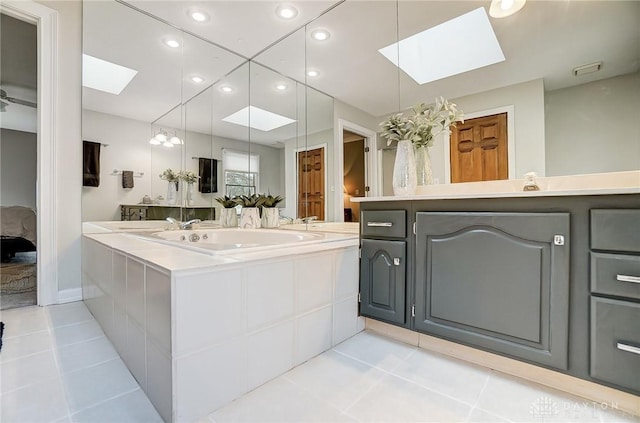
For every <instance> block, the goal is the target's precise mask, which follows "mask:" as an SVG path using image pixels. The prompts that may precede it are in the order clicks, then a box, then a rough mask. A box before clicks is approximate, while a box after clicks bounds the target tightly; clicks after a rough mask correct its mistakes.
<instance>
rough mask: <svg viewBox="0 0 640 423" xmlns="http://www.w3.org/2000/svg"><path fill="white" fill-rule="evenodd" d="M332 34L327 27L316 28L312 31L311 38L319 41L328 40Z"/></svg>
mask: <svg viewBox="0 0 640 423" xmlns="http://www.w3.org/2000/svg"><path fill="white" fill-rule="evenodd" d="M330 36H331V34H329V31H327V30H326V29H316V30H315V31H312V32H311V38H313V39H314V40H317V41H325V40H328V39H329V37H330Z"/></svg>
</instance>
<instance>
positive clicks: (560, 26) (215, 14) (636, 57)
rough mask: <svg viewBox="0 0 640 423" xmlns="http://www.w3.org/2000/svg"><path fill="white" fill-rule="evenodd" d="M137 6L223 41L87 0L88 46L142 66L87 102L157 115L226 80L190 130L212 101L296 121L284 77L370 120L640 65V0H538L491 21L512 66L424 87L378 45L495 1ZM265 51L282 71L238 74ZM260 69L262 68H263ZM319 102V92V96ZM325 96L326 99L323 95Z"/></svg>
mask: <svg viewBox="0 0 640 423" xmlns="http://www.w3.org/2000/svg"><path fill="white" fill-rule="evenodd" d="M128 3H129V4H132V5H134V6H135V7H137V8H140V9H142V10H144V11H146V12H148V13H150V14H153V15H156V16H158V17H160V18H161V19H163V20H165V21H167V22H170V23H172V24H173V25H175V26H177V27H179V28H183V29H185V30H186V31H188V32H190V33H193V34H197V35H198V36H200V37H203V38H205V39H207V40H211V41H213V42H214V43H216V44H217V46H216V45H213V44H210V43H207V42H204V41H203V40H201V39H199V38H196V37H193V36H191V35H188V34H184V35H183V34H182V33H181V32H180V31H179V30H177V29H176V28H175V27H171V26H168V25H165V24H164V23H161V22H159V21H157V20H155V19H153V18H151V17H149V16H146V15H143V14H141V13H132V9H130V8H128V7H126V6H124V5H122V4H118V3H115V2H107V1H90V2H86V3H85V5H84V19H85V21H84V33H85V38H84V50H85V53H88V54H91V55H94V56H97V57H100V58H102V59H105V60H110V61H113V62H115V63H118V64H121V65H124V66H127V67H130V68H133V69H136V70H138V71H139V72H140V73H139V74H138V76H136V78H134V80H133V81H132V83H131V84H130V85H129V86H128V87H127V88H126V89H125V90H124V92H123V93H122V94H121V95H120V96H113V95H110V94H104V93H100V92H97V91H94V90H90V89H85V90H84V94H83V102H84V107H85V108H88V109H92V110H97V111H103V112H106V113H111V114H116V115H120V116H126V117H130V118H134V119H139V120H142V121H146V122H151V121H153V120H155V119H157V118H158V117H160V116H161V115H163V114H164V113H166V112H167V111H169V110H171V109H172V108H173V107H175V106H176V105H177V104H179V103H180V102H184V101H186V100H187V99H190V98H191V97H193V96H194V95H195V94H196V93H197V92H199V90H201V89H202V88H204V87H205V86H208V85H210V84H212V83H214V82H217V81H218V83H217V85H216V86H214V87H213V89H212V91H211V92H210V95H213V96H218V97H219V99H220V101H218V102H216V105H215V106H211V105H210V104H209V103H208V102H205V101H203V100H204V95H203V96H202V97H201V98H200V99H199V101H200V102H201V105H200V106H199V107H195V105H196V102H195V101H194V103H193V104H191V105H190V106H188V107H187V116H189V109H191V110H192V111H191V114H190V115H191V116H192V119H191V123H189V117H187V124H188V125H193V126H190V128H197V129H198V130H202V131H206V130H208V131H209V132H210V131H211V124H210V123H209V120H206V121H202V122H201V121H200V120H199V119H196V116H197V115H198V112H195V111H194V110H199V111H200V112H199V113H200V114H201V115H202V117H204V116H205V113H203V112H202V110H206V109H207V107H208V108H209V109H210V108H212V107H214V108H215V109H216V110H215V113H214V117H215V118H216V119H221V118H223V117H225V116H227V115H229V114H231V113H233V112H235V111H237V110H240V109H241V108H243V107H245V106H247V105H248V103H249V101H250V102H251V104H252V105H254V106H258V107H263V108H267V109H269V110H271V111H273V112H275V113H278V108H282V107H284V109H283V111H282V112H281V113H282V114H284V115H285V116H287V113H288V114H289V115H288V116H289V117H292V118H296V116H293V115H291V113H295V111H296V110H291V106H290V105H291V104H294V103H292V101H293V100H291V101H290V102H287V103H284V102H282V101H281V100H282V98H281V97H283V96H284V97H286V96H291V95H293V97H290V98H291V99H293V98H294V97H295V95H294V91H295V92H298V95H299V93H300V89H297V90H296V89H294V90H292V91H289V92H286V93H278V95H281V97H277V96H276V95H275V94H274V91H273V89H272V86H273V82H272V80H284V81H287V78H285V77H290V78H293V79H295V80H297V81H301V82H306V83H307V84H308V85H309V86H311V87H314V88H316V89H318V90H320V91H322V92H324V93H327V94H329V95H331V96H333V97H335V98H337V99H339V100H341V101H343V102H345V103H347V104H351V105H353V106H355V107H357V108H359V109H361V110H363V111H365V112H367V113H369V114H371V115H373V116H383V115H385V114H388V113H391V112H394V111H396V110H398V109H400V108H404V107H408V106H410V105H412V104H415V103H417V102H430V101H433V99H434V98H435V97H436V96H440V95H442V96H445V97H448V98H456V97H460V96H464V95H468V94H473V93H479V92H483V91H488V90H491V89H495V88H498V87H503V86H507V85H512V84H516V83H520V82H525V81H530V80H533V79H538V78H543V79H544V84H545V88H546V89H547V90H551V89H557V88H561V87H566V86H571V85H576V84H580V83H585V82H590V81H593V80H596V79H601V78H606V77H611V76H615V75H620V74H626V73H630V72H634V71H638V69H639V68H640V2H639V1H617V0H610V1H607V0H603V1H569V0H557V1H532V0H529V1H528V2H527V4H526V5H525V7H524V8H523V9H522V10H521V11H520V12H519V13H517V14H516V15H514V16H511V17H508V18H504V19H493V18H492V19H491V24H492V26H493V28H494V30H495V33H496V36H497V38H498V41H499V43H500V45H501V47H502V50H503V52H504V54H505V56H506V61H504V62H502V63H498V64H495V65H491V66H488V67H485V68H481V69H478V70H475V71H470V72H466V73H464V74H460V75H457V76H453V77H449V78H446V79H442V80H439V81H435V82H432V83H428V84H424V85H418V84H416V83H415V82H414V81H413V80H411V79H410V78H409V77H408V76H406V75H405V74H404V73H402V72H400V73H399V72H398V71H397V68H396V67H395V66H393V65H392V64H391V63H390V62H389V61H387V60H386V59H385V58H384V57H383V56H382V55H381V54H380V53H378V49H379V48H381V47H384V46H387V45H389V44H391V43H393V42H395V41H397V38H398V35H399V36H400V38H405V37H407V36H409V35H413V34H415V33H417V32H420V31H422V30H424V29H427V28H430V27H432V26H435V25H437V24H440V23H442V22H445V21H447V20H449V19H452V18H454V17H457V16H459V15H461V14H463V13H466V12H468V11H471V10H473V9H476V8H478V7H485V8H486V9H487V10H488V7H489V3H490V1H488V0H487V1H446V2H445V1H400V2H399V3H396V2H395V1H357V0H347V1H346V2H344V3H342V4H338V5H337V6H336V7H335V8H333V9H331V10H329V11H328V12H326V13H324V14H322V13H323V11H325V10H327V9H329V8H330V7H331V6H332V5H335V4H337V3H336V2H333V1H291V2H288V3H289V4H293V5H294V6H296V7H297V9H298V10H299V14H298V16H297V17H296V19H294V20H293V21H291V22H287V21H283V20H282V19H280V18H278V17H277V16H276V15H275V10H276V7H277V6H278V4H279V3H280V2H275V1H204V2H192V1H140V0H130V1H128ZM192 8H198V9H200V10H203V11H205V12H207V13H208V14H209V15H210V16H211V19H210V20H209V21H207V22H205V23H197V22H194V21H192V20H190V18H189V17H188V15H187V12H188V11H189V10H190V9H192ZM319 15H322V16H320V17H318V18H317V19H315V20H313V22H311V23H310V24H309V25H308V26H307V28H306V29H305V28H303V29H301V30H299V31H297V32H295V33H294V34H293V35H291V36H290V37H288V38H286V39H284V40H282V41H281V42H280V43H278V44H276V45H274V46H272V47H271V48H269V49H268V50H266V51H263V52H262V53H260V54H258V53H259V52H261V51H262V50H264V49H265V48H266V47H268V46H271V45H272V44H273V43H274V42H276V41H278V40H280V39H281V38H282V37H283V36H285V35H287V34H289V33H291V32H292V31H294V30H295V29H296V28H300V27H302V26H303V25H304V24H305V23H307V22H309V21H310V20H311V19H312V18H314V17H317V16H319ZM397 22H399V24H400V25H399V27H397V25H396V23H397ZM319 27H322V28H325V29H327V30H329V31H330V33H331V37H330V38H329V40H328V41H325V42H322V43H320V42H317V41H314V40H312V39H311V38H310V36H309V34H310V32H311V31H312V30H313V29H316V28H319ZM169 36H174V37H178V38H180V39H181V40H182V41H183V48H182V49H176V50H173V51H172V50H171V49H169V48H167V47H166V46H165V45H164V44H162V40H163V39H164V38H166V37H169ZM445 41H446V40H443V42H445ZM233 52H238V53H239V54H238V55H237V54H234V53H233ZM256 54H258V55H257V56H256V57H255V61H256V62H258V63H261V64H264V65H265V66H267V67H269V68H271V69H273V70H275V71H277V72H278V73H275V72H270V71H268V70H266V69H263V68H261V67H259V66H256V65H255V64H254V65H252V67H251V70H249V69H248V66H246V65H245V66H246V67H247V68H246V69H244V68H240V69H238V70H236V71H235V72H233V73H231V74H229V73H230V72H231V71H232V70H234V69H236V68H237V67H238V66H239V65H241V64H242V63H243V62H244V61H245V58H247V57H253V56H255V55H256ZM401 60H402V58H401ZM439 60H443V59H442V58H438V57H434V58H433V64H434V66H437V64H438V61H439ZM597 61H602V62H603V63H604V65H603V68H602V70H601V71H600V72H597V73H594V74H590V75H585V76H582V77H574V76H573V75H572V68H574V67H576V66H579V65H584V64H587V63H592V62H597ZM305 68H315V69H317V70H318V71H319V72H320V76H318V77H317V78H306V77H305V73H304V71H305ZM249 72H251V73H252V79H251V87H250V88H251V89H250V90H248V87H247V81H249V79H248V73H249ZM256 72H260V73H261V75H260V76H258V75H254V73H256ZM194 74H198V75H200V76H204V77H205V78H206V81H205V83H204V84H202V85H199V86H196V85H194V84H193V83H192V82H190V81H189V80H188V78H189V77H190V76H192V75H194ZM259 81H262V82H259ZM398 81H399V82H400V85H398ZM181 82H182V83H181ZM230 82H233V83H234V84H237V85H235V87H234V88H235V91H234V92H233V93H230V94H227V95H223V94H222V93H221V92H220V91H218V90H217V88H218V86H219V85H221V84H223V83H230ZM287 82H289V83H293V81H290V80H289V81H287ZM293 85H295V84H293ZM399 87H400V88H399ZM249 92H250V93H251V99H249ZM206 95H209V94H206ZM311 97H313V98H318V99H320V97H321V96H318V95H314V96H309V98H311ZM298 101H300V98H298ZM319 101H320V100H319ZM320 102H321V103H322V102H325V103H326V100H322V101H320ZM258 103H262V104H264V106H259V104H258ZM207 104H208V105H207ZM287 104H289V106H287ZM283 105H284V106H283ZM287 107H288V108H289V110H286V109H287ZM294 109H295V108H294ZM315 116H316V113H307V117H306V119H308V120H309V122H308V124H309V125H310V126H316V127H318V128H320V127H321V126H322V123H321V122H318V123H317V124H315V123H313V122H312V120H313V119H314V118H315ZM179 119H183V118H181V117H179ZM306 119H305V120H306ZM329 120H330V121H332V119H329ZM330 123H332V122H330ZM303 124H304V122H301V121H300V120H299V123H298V125H290V126H291V127H290V128H288V130H287V131H284V132H282V131H281V130H277V131H271V132H269V133H260V132H259V131H252V134H251V137H252V140H254V139H255V140H256V141H258V140H259V139H261V140H262V141H263V142H275V141H277V140H282V139H283V137H285V136H289V135H291V134H293V135H294V136H295V134H296V133H299V130H300V129H301V128H302V126H301V125H303ZM225 125H227V126H228V127H225ZM214 126H215V127H216V128H219V129H220V130H221V131H222V135H224V136H229V137H233V138H240V139H245V138H246V137H247V133H248V131H247V129H246V128H245V129H243V128H241V127H237V126H235V125H230V124H220V125H218V124H217V123H216V122H214ZM294 126H295V127H294ZM207 128H208V129H207ZM279 131H280V132H279ZM285 132H286V133H285Z"/></svg>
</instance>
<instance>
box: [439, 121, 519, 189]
mask: <svg viewBox="0 0 640 423" xmlns="http://www.w3.org/2000/svg"><path fill="white" fill-rule="evenodd" d="M507 150H508V149H507V114H506V113H502V114H498V115H492V116H486V117H482V118H476V119H469V120H467V121H465V123H462V124H458V125H457V127H456V128H452V132H451V138H450V155H451V159H450V160H451V182H476V181H493V180H499V179H508V177H509V164H508V151H507Z"/></svg>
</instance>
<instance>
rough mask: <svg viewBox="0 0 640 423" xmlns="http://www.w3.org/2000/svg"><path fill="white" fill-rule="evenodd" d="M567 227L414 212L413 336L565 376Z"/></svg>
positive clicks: (546, 220)
mask: <svg viewBox="0 0 640 423" xmlns="http://www.w3.org/2000/svg"><path fill="white" fill-rule="evenodd" d="M569 220H570V219H569V213H480V212H418V213H417V214H416V257H415V266H416V269H415V272H416V273H415V328H416V329H417V330H419V331H421V332H425V333H430V334H435V335H438V336H442V337H446V338H449V339H452V340H456V341H460V342H464V343H468V344H471V345H475V346H480V347H483V348H485V349H488V350H491V351H495V352H498V353H502V354H507V355H511V356H514V357H518V358H522V359H525V360H528V361H532V362H535V363H540V364H544V365H547V366H550V367H555V368H558V369H566V368H567V353H568V341H567V339H568V324H569V241H570V240H569V223H570V222H569Z"/></svg>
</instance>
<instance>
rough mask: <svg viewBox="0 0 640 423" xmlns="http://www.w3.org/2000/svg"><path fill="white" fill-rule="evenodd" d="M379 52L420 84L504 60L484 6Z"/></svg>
mask: <svg viewBox="0 0 640 423" xmlns="http://www.w3.org/2000/svg"><path fill="white" fill-rule="evenodd" d="M398 44H399V45H400V64H398ZM378 51H379V52H380V53H381V54H382V55H383V56H384V57H386V58H387V59H388V60H389V61H391V63H393V64H394V65H396V66H398V67H399V68H400V69H402V70H403V71H404V72H405V73H406V74H407V75H409V76H410V77H411V78H413V79H414V80H415V81H416V82H417V83H418V84H421V85H422V84H426V83H427V82H431V81H437V80H438V79H443V78H447V77H449V76H453V75H457V74H459V73H463V72H467V71H470V70H473V69H478V68H482V67H484V66H489V65H492V64H494V63H499V62H502V61H504V60H505V58H504V54H503V53H502V49H501V48H500V44H498V39H497V38H496V34H495V33H494V32H493V28H492V27H491V23H490V22H489V17H488V16H487V12H486V11H485V10H484V8H483V7H480V8H478V9H475V10H473V11H471V12H469V13H465V14H464V15H461V16H458V17H457V18H454V19H451V20H450V21H447V22H444V23H442V24H440V25H437V26H434V27H433V28H429V29H427V30H425V31H422V32H419V33H417V34H415V35H412V36H410V37H408V38H405V39H403V40H400V42H399V43H393V44H391V45H389V46H387V47H384V48H381V49H380V50H378Z"/></svg>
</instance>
